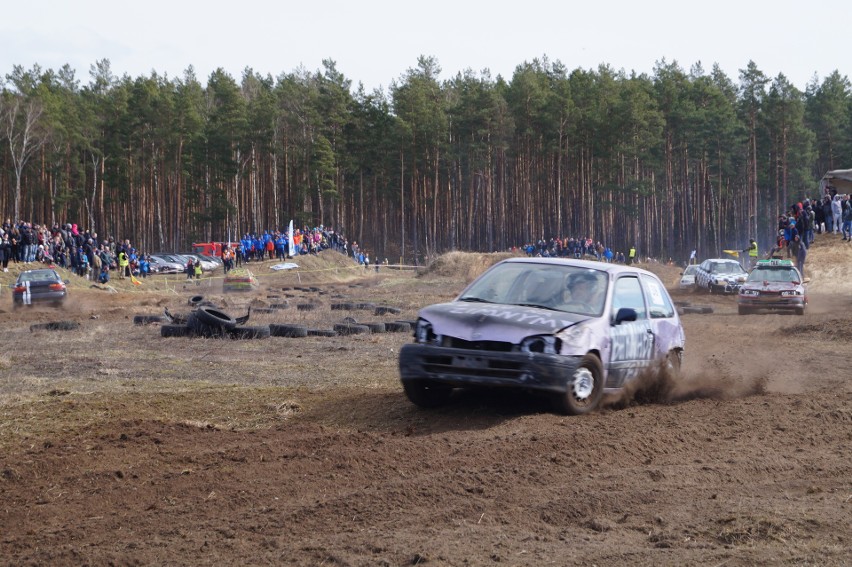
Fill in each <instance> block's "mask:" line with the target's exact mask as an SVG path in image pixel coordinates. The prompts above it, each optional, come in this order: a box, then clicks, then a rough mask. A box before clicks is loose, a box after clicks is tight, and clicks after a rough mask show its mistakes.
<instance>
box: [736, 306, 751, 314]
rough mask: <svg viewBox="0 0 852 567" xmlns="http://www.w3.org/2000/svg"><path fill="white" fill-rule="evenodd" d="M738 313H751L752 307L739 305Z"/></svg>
mask: <svg viewBox="0 0 852 567" xmlns="http://www.w3.org/2000/svg"><path fill="white" fill-rule="evenodd" d="M737 313H739V314H740V315H750V314H751V309H749V308H748V307H743V306H742V305H737Z"/></svg>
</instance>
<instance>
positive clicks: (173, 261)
mask: <svg viewBox="0 0 852 567" xmlns="http://www.w3.org/2000/svg"><path fill="white" fill-rule="evenodd" d="M148 261H149V262H150V266H151V273H153V274H180V273H182V272H183V271H184V270H185V269H186V267H185V266H186V265H185V264H184V263H181V261H180V260H179V259H177V258H174V257H173V256H172V255H167V256H163V255H160V254H149V255H148Z"/></svg>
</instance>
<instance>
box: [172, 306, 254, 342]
mask: <svg viewBox="0 0 852 567" xmlns="http://www.w3.org/2000/svg"><path fill="white" fill-rule="evenodd" d="M160 336H163V337H187V336H196V337H226V338H232V339H265V338H268V337H269V326H259V327H250V326H243V325H238V324H237V321H236V319H234V318H233V317H231V316H230V315H228V314H227V313H225V312H223V311H220V310H219V309H216V308H215V307H211V306H209V305H202V306H199V307H198V308H196V309H195V310H193V311H192V312H191V313H190V314H189V317H187V319H186V323H185V324H171V325H162V326H161V327H160Z"/></svg>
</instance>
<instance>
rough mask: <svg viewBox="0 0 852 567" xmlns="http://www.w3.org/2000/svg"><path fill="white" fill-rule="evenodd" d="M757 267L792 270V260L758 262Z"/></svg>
mask: <svg viewBox="0 0 852 567" xmlns="http://www.w3.org/2000/svg"><path fill="white" fill-rule="evenodd" d="M757 265H758V266H760V267H761V268H792V267H793V261H792V260H776V259H772V260H758V261H757Z"/></svg>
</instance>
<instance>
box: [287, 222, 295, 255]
mask: <svg viewBox="0 0 852 567" xmlns="http://www.w3.org/2000/svg"><path fill="white" fill-rule="evenodd" d="M287 238H288V240H289V242H290V257H291V258H295V256H296V243H295V242H294V241H293V221H290V227H289V228H288V229H287Z"/></svg>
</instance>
